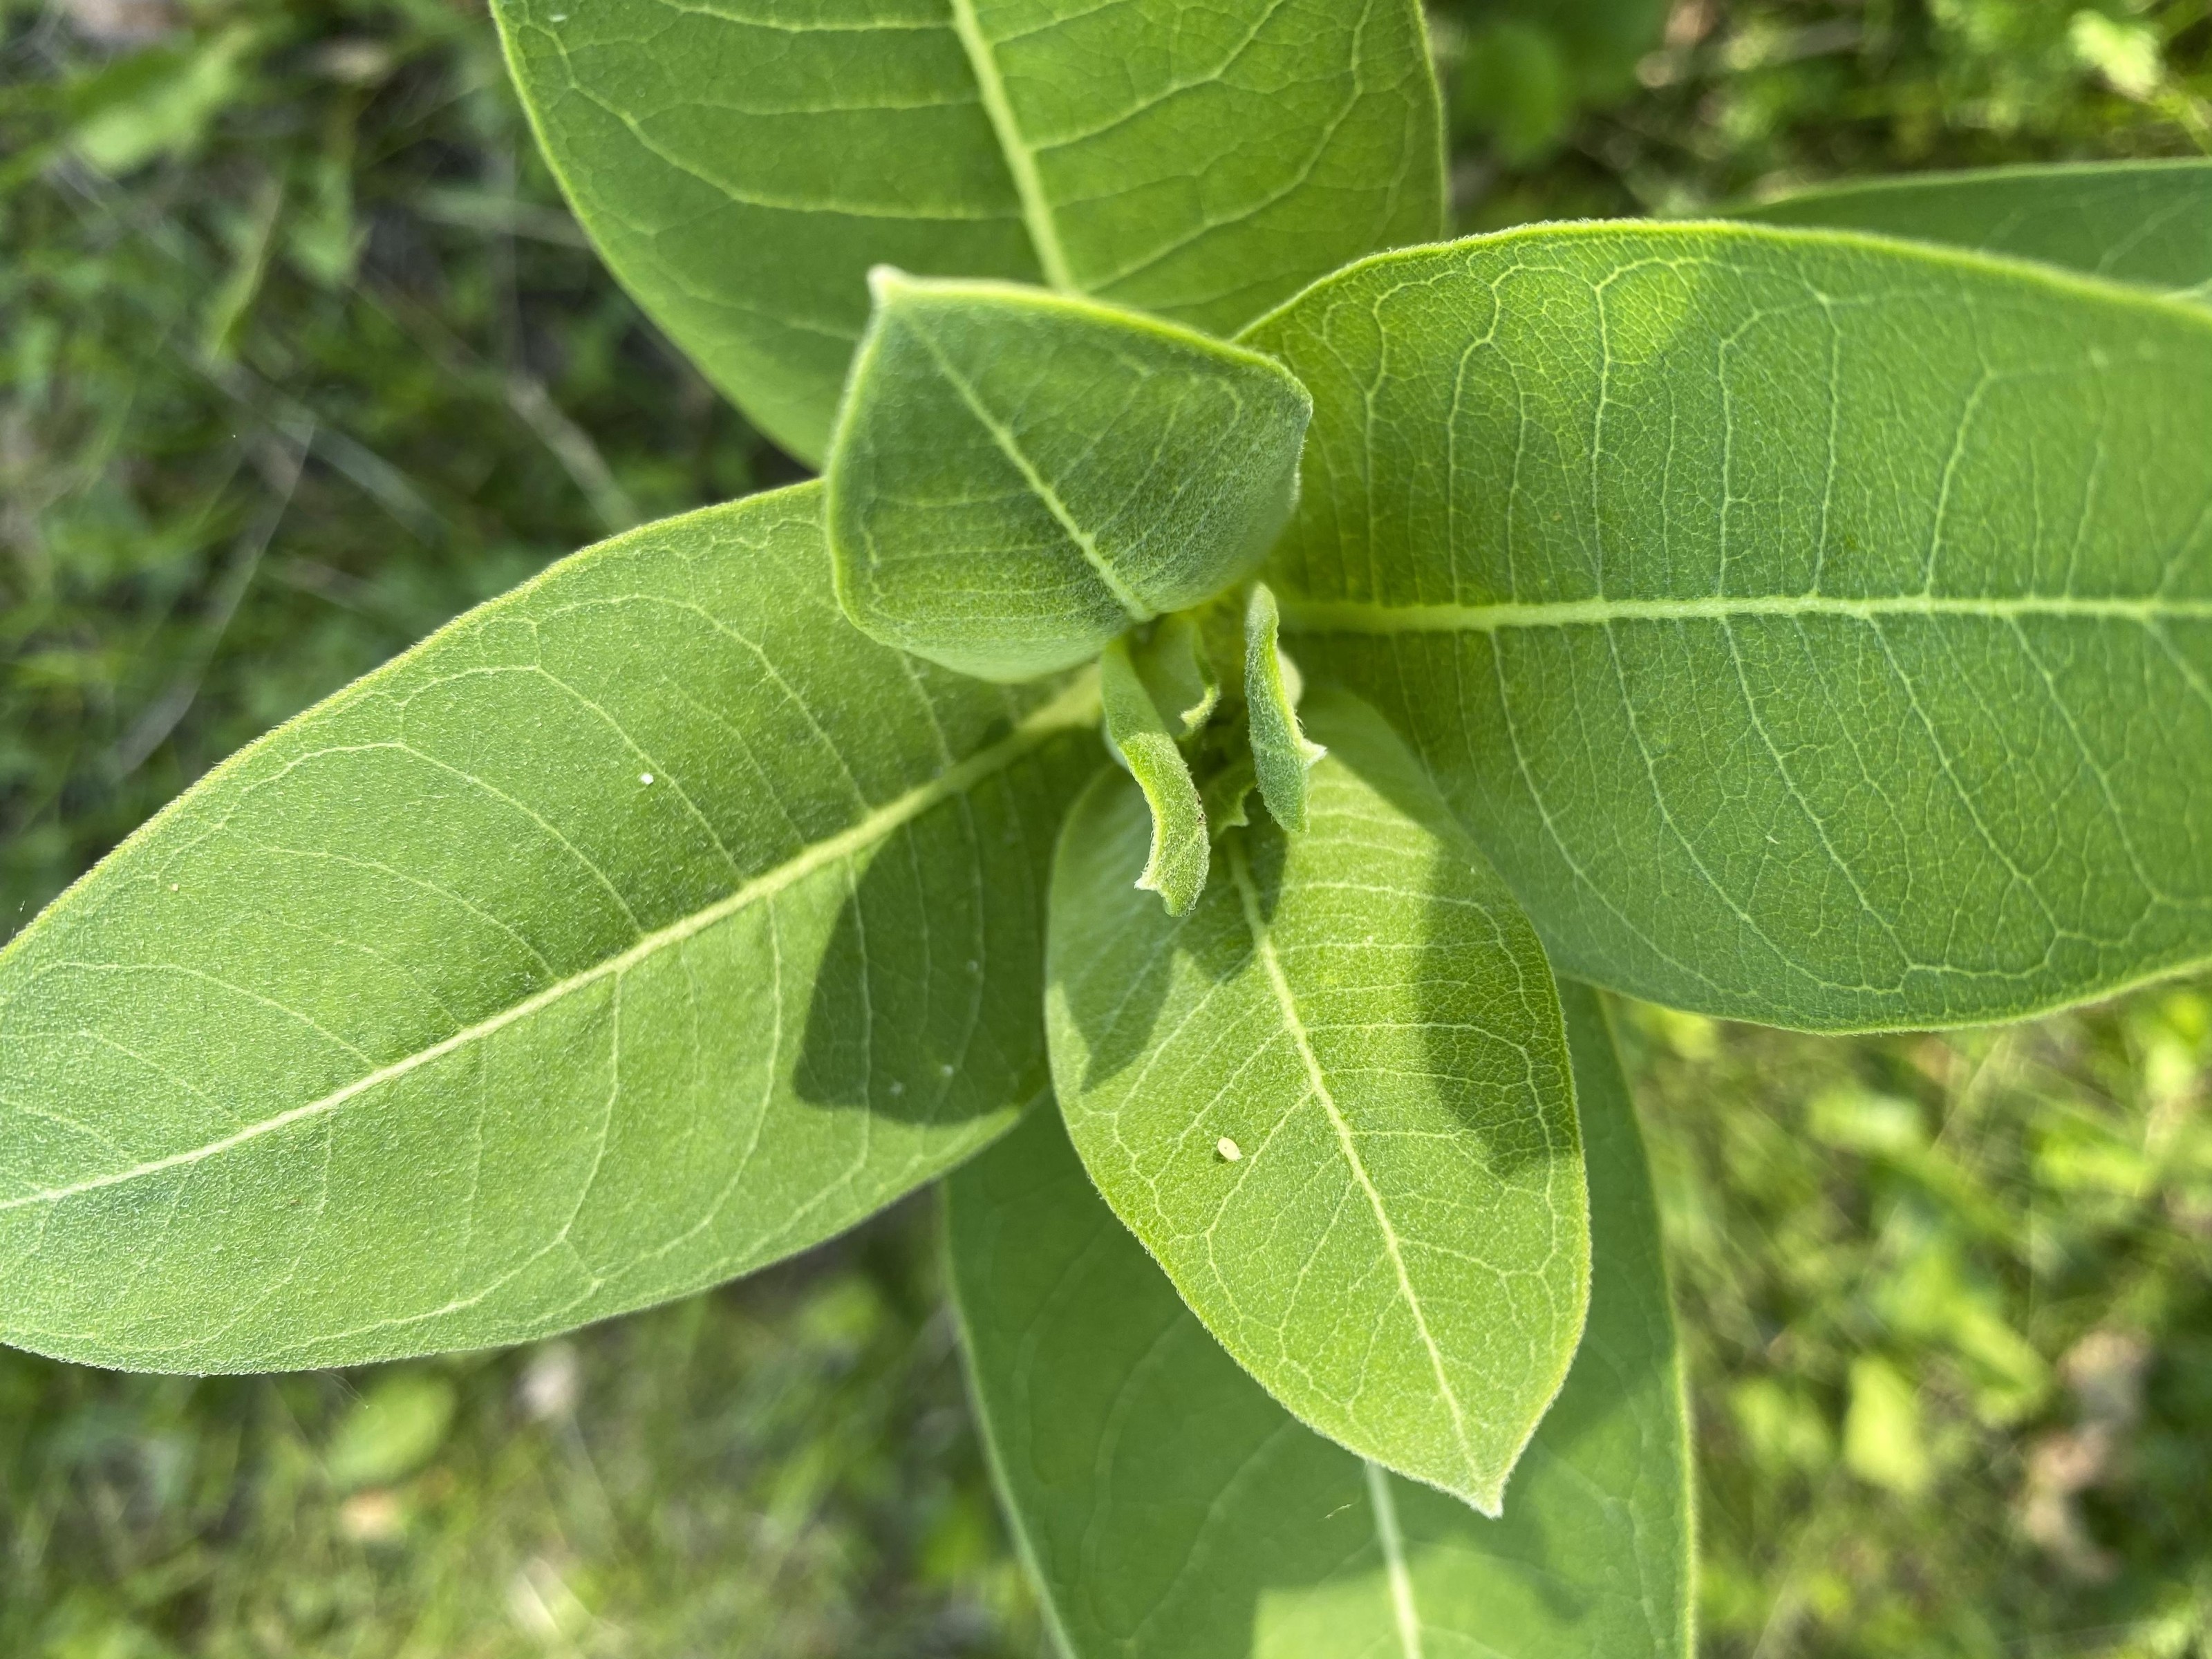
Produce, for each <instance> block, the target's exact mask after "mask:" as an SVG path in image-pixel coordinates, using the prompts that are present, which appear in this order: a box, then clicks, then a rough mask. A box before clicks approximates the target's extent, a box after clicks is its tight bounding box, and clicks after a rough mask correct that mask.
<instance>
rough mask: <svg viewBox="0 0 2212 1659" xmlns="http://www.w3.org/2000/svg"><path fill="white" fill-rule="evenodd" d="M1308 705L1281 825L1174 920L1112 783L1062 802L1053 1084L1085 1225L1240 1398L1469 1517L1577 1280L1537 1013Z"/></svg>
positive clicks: (1411, 800) (1410, 814)
mask: <svg viewBox="0 0 2212 1659" xmlns="http://www.w3.org/2000/svg"><path fill="white" fill-rule="evenodd" d="M1308 712H1309V714H1310V727H1311V729H1312V730H1313V731H1314V732H1315V733H1316V736H1318V737H1319V738H1321V739H1322V741H1323V742H1324V743H1325V744H1327V745H1328V750H1329V751H1330V753H1329V755H1328V757H1325V758H1323V759H1322V761H1321V762H1320V763H1318V764H1317V765H1316V767H1315V768H1314V769H1313V770H1312V772H1311V773H1310V775H1309V783H1310V796H1309V802H1308V811H1309V815H1310V822H1309V826H1308V828H1307V829H1305V830H1304V832H1302V833H1299V834H1296V835H1291V834H1286V833H1285V831H1283V830H1282V829H1279V827H1277V826H1276V825H1275V824H1274V823H1273V822H1272V821H1269V822H1267V823H1259V822H1255V823H1253V824H1252V825H1251V826H1249V827H1248V828H1247V829H1244V830H1243V831H1240V832H1237V833H1234V834H1231V835H1230V836H1225V837H1224V839H1223V841H1222V843H1221V846H1220V848H1219V850H1218V854H1217V856H1216V858H1215V860H1214V869H1213V873H1212V878H1211V880H1210V881H1209V882H1208V884H1207V886H1206V892H1205V896H1203V897H1202V898H1200V901H1199V902H1198V905H1197V907H1196V908H1195V909H1194V910H1193V911H1192V912H1191V914H1190V915H1188V916H1186V917H1183V918H1182V919H1180V920H1170V918H1168V917H1166V916H1164V915H1162V914H1161V913H1160V911H1159V909H1158V907H1157V906H1156V905H1155V904H1154V903H1153V902H1152V901H1151V900H1150V899H1148V898H1146V896H1144V895H1142V894H1139V893H1134V892H1133V891H1132V890H1130V888H1129V886H1128V879H1129V871H1130V870H1131V868H1133V866H1135V865H1136V864H1137V863H1138V862H1139V861H1140V860H1141V858H1142V855H1143V849H1144V847H1145V845H1146V836H1147V835H1148V823H1147V818H1146V812H1145V810H1144V805H1143V803H1142V802H1141V801H1140V800H1139V799H1138V798H1137V793H1136V792H1135V791H1134V790H1133V788H1131V787H1128V786H1127V785H1126V784H1123V783H1121V781H1119V780H1118V779H1109V780H1105V781H1101V782H1100V783H1099V784H1097V785H1096V786H1094V787H1093V788H1092V789H1091V791H1090V792H1089V793H1086V795H1085V797H1084V798H1083V799H1082V800H1080V801H1079V802H1078V804H1077V805H1076V806H1075V807H1074V808H1073V811H1071V813H1070V816H1069V817H1068V820H1067V823H1066V828H1065V829H1063V831H1062V834H1061V837H1060V849H1059V852H1058V854H1057V855H1056V857H1055V859H1054V871H1053V885H1052V899H1051V907H1052V908H1051V925H1050V929H1049V942H1048V953H1047V970H1046V971H1047V981H1048V992H1047V997H1046V1024H1047V1030H1048V1034H1049V1038H1050V1043H1051V1051H1052V1066H1053V1079H1054V1089H1055V1091H1056V1092H1057V1094H1058V1096H1059V1098H1060V1108H1061V1110H1062V1112H1063V1113H1064V1114H1065V1115H1066V1120H1067V1122H1068V1127H1069V1132H1070V1134H1071V1136H1072V1138H1073V1140H1074V1143H1075V1146H1076V1148H1077V1150H1078V1151H1079V1152H1080V1153H1081V1154H1082V1156H1083V1159H1084V1163H1085V1166H1086V1167H1087V1168H1089V1170H1091V1175H1092V1177H1093V1178H1094V1179H1095V1180H1096V1181H1097V1182H1098V1185H1099V1188H1100V1190H1101V1191H1102V1192H1103V1194H1105V1196H1106V1199H1107V1200H1108V1202H1109V1204H1111V1205H1112V1206H1113V1207H1114V1209H1115V1213H1116V1214H1118V1215H1119V1216H1120V1217H1121V1218H1122V1220H1123V1221H1124V1222H1126V1223H1127V1225H1129V1227H1130V1229H1131V1230H1132V1231H1134V1232H1135V1233H1136V1235H1137V1236H1138V1237H1139V1238H1140V1239H1142V1240H1143V1241H1144V1243H1145V1244H1146V1248H1148V1249H1151V1250H1152V1253H1153V1254H1154V1255H1156V1256H1157V1257H1158V1259H1159V1261H1161V1263H1162V1265H1163V1266H1164V1267H1165V1268H1166V1269H1167V1272H1168V1273H1169V1276H1170V1278H1171V1279H1174V1280H1175V1282H1176V1286H1177V1288H1178V1289H1179V1290H1180V1291H1182V1294H1183V1296H1184V1297H1185V1299H1186V1300H1188V1302H1189V1303H1190V1304H1191V1306H1192V1307H1193V1309H1194V1310H1196V1311H1197V1313H1198V1315H1199V1316H1200V1318H1201V1319H1203V1320H1204V1321H1205V1322H1206V1324H1207V1326H1208V1328H1210V1329H1211V1330H1212V1331H1213V1333H1214V1334H1215V1335H1216V1336H1217V1337H1218V1339H1219V1340H1220V1341H1221V1342H1222V1344H1223V1346H1225V1347H1226V1348H1228V1350H1229V1351H1230V1352H1231V1353H1232V1354H1234V1355H1235V1356H1236V1357H1237V1359H1238V1361H1239V1362H1240V1363H1242V1364H1244V1365H1245V1366H1246V1367H1247V1368H1249V1370H1251V1371H1252V1372H1253V1374H1254V1375H1255V1376H1256V1377H1258V1378H1259V1380H1260V1381H1261V1383H1263V1384H1265V1385H1266V1387H1267V1389H1268V1391H1269V1392H1270V1393H1272V1394H1273V1395H1275V1396H1276V1397H1277V1398H1278V1399H1279V1400H1281V1401H1283V1402H1284V1403H1285V1405H1286V1406H1287V1407H1289V1408H1290V1409H1291V1411H1293V1412H1294V1413H1297V1415H1298V1416H1299V1417H1300V1418H1301V1419H1304V1421H1306V1422H1308V1423H1309V1424H1310V1425H1314V1426H1315V1427H1316V1428H1318V1429H1319V1430H1321V1431H1322V1432H1324V1433H1326V1434H1328V1435H1329V1436H1331V1437H1334V1438H1335V1439H1337V1440H1339V1441H1340V1442H1342V1443H1345V1444H1346V1445H1348V1446H1351V1447H1352V1448H1353V1449H1356V1450H1358V1451H1360V1452H1361V1453H1363V1454H1364V1455H1367V1456H1370V1457H1373V1458H1375V1459H1376V1460H1377V1461H1379V1462H1383V1463H1385V1464H1387V1465H1389V1467H1391V1468H1395V1469H1397V1470H1399V1471H1401V1472H1402V1473H1405V1474H1411V1475H1413V1476H1414V1477H1416V1478H1418V1479H1419V1480H1426V1481H1430V1482H1432V1483H1434V1484H1435V1485H1437V1486H1440V1487H1443V1489H1445V1490H1447V1491H1449V1492H1455V1493H1457V1494H1458V1495H1460V1496H1461V1497H1462V1498H1466V1499H1467V1500H1468V1501H1469V1502H1472V1503H1474V1504H1478V1505H1480V1506H1481V1507H1482V1508H1484V1509H1486V1510H1494V1509H1495V1507H1496V1505H1497V1503H1498V1495H1499V1493H1500V1492H1501V1491H1502V1490H1503V1488H1504V1480H1505V1477H1506V1475H1507V1474H1508V1473H1509V1472H1510V1470H1511V1468H1512V1467H1513V1463H1514V1460H1515V1459H1516V1457H1518V1456H1519V1455H1520V1452H1521V1449H1522V1446H1523V1445H1524V1444H1525V1443H1527V1439H1528V1435H1529V1433H1530V1432H1531V1431H1533V1430H1534V1427H1535V1425H1536V1421H1537V1419H1539V1418H1540V1417H1541V1415H1542V1413H1543V1410H1544V1408H1545V1407H1546V1406H1547V1405H1548V1404H1549V1403H1550V1401H1551V1400H1552V1397H1553V1394H1554V1392H1555V1391H1556V1390H1557V1389H1558V1388H1559V1380H1560V1378H1561V1377H1562V1376H1565V1372H1566V1369H1567V1364H1568V1361H1569V1359H1570V1358H1571V1356H1572V1355H1573V1352H1574V1348H1575V1343H1576V1341H1577V1338H1578V1337H1579V1336H1580V1334H1581V1331H1582V1324H1583V1309H1584V1304H1585V1300H1586V1297H1587V1294H1588V1278H1587V1271H1586V1270H1587V1251H1588V1220H1587V1214H1586V1208H1585V1201H1584V1194H1583V1170H1582V1158H1581V1147H1580V1144H1579V1142H1578V1140H1577V1137H1576V1132H1575V1118H1574V1104H1573V1095H1572V1087H1571V1081H1570V1075H1569V1071H1568V1066H1567V1057H1566V1053H1565V1038H1564V1036H1563V1035H1562V1033H1561V1029H1560V1025H1559V1009H1558V1002H1557V1000H1556V997H1555V995H1554V994H1553V987H1552V980H1551V974H1550V971H1549V969H1548V968H1547V965H1546V963H1545V961H1544V957H1543V953H1542V951H1541V949H1540V948H1539V947H1538V945H1537V944H1536V940H1535V938H1534V933H1532V932H1531V931H1530V929H1529V927H1528V923H1527V921H1526V920H1525V919H1524V918H1523V917H1522V916H1521V915H1520V914H1519V912H1518V910H1517V909H1516V908H1515V906H1514V904H1513V902H1512V901H1511V899H1510V896H1508V895H1507V893H1506V892H1505V890H1504V886H1503V884H1501V883H1500V882H1499V881H1498V878H1496V877H1495V876H1494V875H1493V874H1492V873H1491V872H1490V871H1489V870H1488V868H1487V866H1485V865H1484V864H1483V862H1482V860H1481V856H1480V854H1478V853H1476V852H1475V851H1474V848H1473V847H1472V845H1471V844H1470V843H1469V842H1468V841H1467V840H1466V838H1465V837H1464V836H1462V834H1460V832H1459V831H1458V829H1457V828H1456V826H1455V825H1454V824H1453V823H1451V820H1450V818H1449V815H1448V814H1447V813H1446V811H1445V810H1444V808H1443V805H1442V803H1441V802H1440V801H1438V800H1437V798H1436V796H1435V794H1434V793H1433V791H1432V790H1431V789H1430V787H1428V785H1427V784H1426V782H1425V781H1424V780H1423V779H1422V778H1421V777H1420V775H1419V773H1418V771H1417V769H1415V768H1414V766H1413V763H1412V761H1411V759H1410V758H1409V757H1407V755H1406V754H1405V751H1404V750H1403V747H1402V745H1401V744H1399V743H1398V741H1397V739H1396V738H1394V737H1393V736H1392V735H1391V733H1390V732H1389V729H1388V728H1387V727H1385V726H1383V723H1382V722H1381V721H1380V720H1378V719H1377V718H1376V716H1375V715H1374V714H1372V713H1371V712H1370V711H1368V710H1366V709H1364V708H1360V707H1358V705H1357V704H1355V703H1353V702H1352V701H1351V700H1350V699H1346V698H1343V697H1341V696H1337V697H1335V698H1334V699H1332V698H1330V697H1328V696H1316V698H1314V699H1313V700H1311V701H1310V702H1309V704H1308ZM1224 1138H1226V1139H1227V1140H1228V1141H1229V1142H1230V1143H1231V1145H1232V1146H1234V1147H1235V1148H1236V1150H1237V1154H1238V1156H1237V1157H1236V1158H1234V1159H1231V1158H1228V1157H1226V1156H1225V1154H1224V1153H1223V1152H1219V1151H1217V1146H1218V1143H1219V1142H1220V1141H1221V1140H1222V1139H1224Z"/></svg>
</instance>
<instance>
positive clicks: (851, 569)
mask: <svg viewBox="0 0 2212 1659" xmlns="http://www.w3.org/2000/svg"><path fill="white" fill-rule="evenodd" d="M871 282H872V285H873V287H874V289H875V293H876V313H875V317H874V319H873V320H872V322H871V323H870V325H869V327H868V334H867V337H866V340H864V341H863V342H862V343H861V346H860V356H857V357H856V358H854V362H853V379H852V383H851V385H850V386H848V387H847V389H846V394H845V404H844V407H843V408H842V410H840V411H839V413H838V416H837V430H836V435H835V436H834V437H833V438H832V439H831V441H830V446H829V476H828V485H829V547H830V552H831V554H832V555H833V556H834V558H835V560H836V571H837V597H838V598H839V599H840V600H842V602H843V604H844V606H845V611H846V614H847V615H848V616H849V617H851V618H852V619H853V621H854V623H855V624H856V625H857V626H858V627H860V629H862V630H863V631H865V632H866V633H867V634H869V635H872V636H873V637H874V638H876V639H878V640H881V641H884V643H885V644H887V645H895V646H897V647H901V648H902V649H904V650H908V651H911V652H914V653H916V654H917V655H920V656H924V657H927V658H928V659H930V660H931V661H933V662H939V663H943V664H945V665H946V666H947V667H950V668H957V669H958V670H960V671H962V672H963V673H967V674H976V675H980V676H981V677H982V678H985V679H997V680H1018V679H1027V678H1033V677H1035V676H1036V675H1039V674H1045V673H1050V672H1053V671H1055V670H1058V669H1062V668H1070V667H1073V666H1074V665H1076V664H1078V663H1080V662H1085V661H1088V660H1089V659H1091V658H1092V657H1095V656H1097V654H1098V652H1099V650H1100V648H1101V647H1103V646H1104V645H1105V643H1106V641H1109V640H1110V639H1112V638H1113V637H1114V636H1115V635H1116V634H1119V633H1121V631H1122V630H1123V629H1127V628H1128V627H1129V626H1130V625H1131V624H1132V623H1141V622H1146V621H1149V620H1150V619H1151V618H1152V617H1157V616H1158V615H1160V614H1161V613H1162V612H1164V611H1181V610H1182V609H1183V608H1185V607H1186V606H1188V605H1197V604H1199V603H1200V601H1202V600H1205V599H1211V598H1212V596H1213V595H1214V594H1216V593H1218V592H1220V591H1221V590H1222V589H1223V588H1225V587H1227V586H1230V585H1231V583H1233V582H1234V581H1236V580H1237V579H1238V578H1239V577H1241V576H1243V575H1244V574H1247V573H1248V572H1249V570H1250V569H1251V568H1252V566H1253V565H1254V564H1255V563H1256V562H1258V560H1259V559H1260V558H1261V556H1263V555H1264V554H1265V553H1266V551H1267V544H1268V543H1269V542H1270V541H1272V540H1273V538H1274V536H1275V532H1277V531H1279V530H1280V529H1281V528H1282V526H1283V520H1284V519H1285V517H1286V516H1288V514H1289V513H1290V509H1291V497H1292V496H1293V495H1295V494H1296V492H1297V471H1298V446H1299V444H1300V443H1301V441H1303V440H1304V436H1305V429H1306V420H1307V417H1308V416H1310V414H1311V412H1312V404H1311V402H1310V399H1308V398H1307V397H1306V393H1305V388H1304V387H1303V386H1300V385H1299V384H1298V383H1297V381H1296V380H1293V379H1291V376H1289V375H1288V374H1285V373H1284V372H1283V370H1282V368H1281V367H1280V366H1279V365H1278V364H1276V363H1273V362H1269V361H1268V360H1267V358H1265V357H1262V356H1258V355H1257V354H1256V353H1254V352H1249V351H1246V350H1244V349H1242V348H1241V347H1237V346H1231V345H1225V344H1223V343H1220V342H1219V341H1218V340H1212V339H1208V338H1207V337H1206V336H1204V335H1202V334H1194V333H1193V332H1191V331H1189V330H1188V329H1183V328H1177V327H1176V326H1174V325H1170V324H1166V323H1161V322H1157V321H1155V320H1153V319H1151V318H1148V317H1142V316H1139V315H1137V314H1136V313H1133V312H1125V311H1114V310H1110V309H1109V308H1107V307H1103V306H1099V305H1096V304H1093V303H1092V302H1091V301H1085V300H1066V299H1061V298H1060V297H1059V296H1057V295H1052V294H1048V293H1047V292H1045V291H1044V290H1043V289H1024V288H1017V287H1015V286H1013V285H1012V284H1011V283H948V282H917V281H915V280H914V279H913V278H911V277H907V276H900V275H899V274H898V273H897V272H896V271H889V270H877V271H876V272H874V273H873V274H872V277H871Z"/></svg>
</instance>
